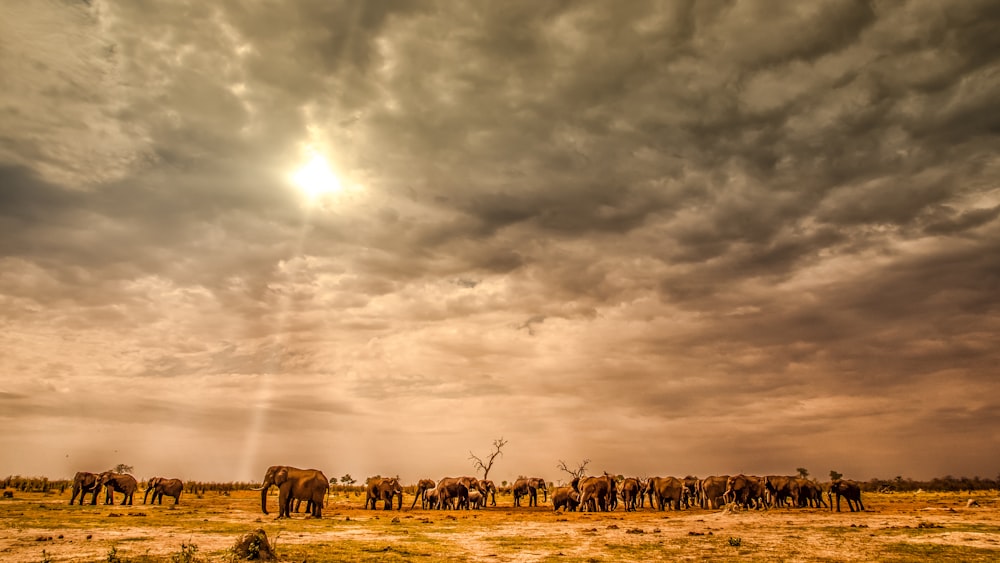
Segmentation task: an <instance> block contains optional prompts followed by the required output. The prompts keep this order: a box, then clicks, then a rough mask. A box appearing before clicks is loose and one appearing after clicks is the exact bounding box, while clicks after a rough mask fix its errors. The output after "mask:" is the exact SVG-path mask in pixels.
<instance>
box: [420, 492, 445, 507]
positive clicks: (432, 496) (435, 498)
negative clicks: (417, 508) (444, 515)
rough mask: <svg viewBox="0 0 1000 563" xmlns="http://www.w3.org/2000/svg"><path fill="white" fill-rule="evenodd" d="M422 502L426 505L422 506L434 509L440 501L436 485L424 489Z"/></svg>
mask: <svg viewBox="0 0 1000 563" xmlns="http://www.w3.org/2000/svg"><path fill="white" fill-rule="evenodd" d="M423 502H424V503H426V505H422V506H425V507H426V508H427V509H428V510H434V509H435V508H437V507H438V504H440V502H441V495H440V494H438V490H437V487H432V488H430V489H428V490H426V491H424V500H423Z"/></svg>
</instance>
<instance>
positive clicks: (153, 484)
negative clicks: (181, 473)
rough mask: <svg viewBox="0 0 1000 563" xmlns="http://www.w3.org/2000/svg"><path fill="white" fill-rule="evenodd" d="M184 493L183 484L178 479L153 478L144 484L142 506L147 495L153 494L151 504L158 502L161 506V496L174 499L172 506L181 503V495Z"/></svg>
mask: <svg viewBox="0 0 1000 563" xmlns="http://www.w3.org/2000/svg"><path fill="white" fill-rule="evenodd" d="M182 492H184V482H183V481H181V480H180V479H166V478H163V477H153V478H151V479H150V480H149V482H148V483H146V494H145V495H143V497H142V504H146V500H147V499H148V498H149V493H153V504H156V501H157V500H159V503H160V504H163V496H164V495H166V496H168V497H174V504H178V503H179V502H180V501H181V493H182Z"/></svg>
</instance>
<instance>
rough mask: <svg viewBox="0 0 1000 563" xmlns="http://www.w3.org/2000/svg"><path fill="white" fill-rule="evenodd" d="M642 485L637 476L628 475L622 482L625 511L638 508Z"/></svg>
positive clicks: (621, 489)
mask: <svg viewBox="0 0 1000 563" xmlns="http://www.w3.org/2000/svg"><path fill="white" fill-rule="evenodd" d="M641 490H642V486H641V485H640V484H639V480H638V479H636V478H635V477H628V478H626V479H625V480H624V481H622V483H621V487H620V491H621V496H622V502H624V503H625V512H632V511H634V510H635V509H636V505H637V504H638V499H639V495H640V491H641Z"/></svg>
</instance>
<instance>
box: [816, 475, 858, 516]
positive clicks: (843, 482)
mask: <svg viewBox="0 0 1000 563" xmlns="http://www.w3.org/2000/svg"><path fill="white" fill-rule="evenodd" d="M826 495H827V500H829V501H830V510H833V496H834V495H836V496H837V512H840V497H844V498H845V499H847V508H849V509H851V512H858V511H864V509H865V505H864V504H862V503H861V487H860V486H859V485H858V484H857V483H856V482H854V481H850V480H848V479H835V480H834V481H833V482H832V483H830V488H829V489H828V490H827V493H826Z"/></svg>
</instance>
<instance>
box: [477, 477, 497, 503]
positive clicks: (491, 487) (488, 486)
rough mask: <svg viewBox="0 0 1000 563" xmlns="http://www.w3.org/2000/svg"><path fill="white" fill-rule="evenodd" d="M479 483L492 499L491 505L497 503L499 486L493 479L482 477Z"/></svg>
mask: <svg viewBox="0 0 1000 563" xmlns="http://www.w3.org/2000/svg"><path fill="white" fill-rule="evenodd" d="M479 485H480V486H481V487H482V488H483V492H484V494H485V495H486V497H488V498H489V499H490V503H489V504H490V506H496V505H497V486H496V485H495V484H493V481H490V480H487V479H480V480H479Z"/></svg>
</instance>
